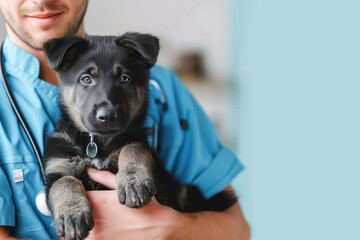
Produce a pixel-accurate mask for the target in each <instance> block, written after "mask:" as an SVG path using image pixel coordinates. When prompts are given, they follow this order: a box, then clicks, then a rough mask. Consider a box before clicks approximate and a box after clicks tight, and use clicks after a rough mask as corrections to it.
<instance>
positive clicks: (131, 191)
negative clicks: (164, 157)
mask: <svg viewBox="0 0 360 240" xmlns="http://www.w3.org/2000/svg"><path fill="white" fill-rule="evenodd" d="M118 168H119V171H118V173H117V174H116V183H117V191H118V197H119V201H120V203H121V204H125V205H126V206H128V207H134V208H138V207H142V206H143V205H145V204H147V203H148V202H150V200H151V197H152V196H154V195H155V193H156V187H155V181H154V173H153V171H154V168H155V161H154V158H153V156H152V154H151V151H150V149H149V148H148V147H147V146H146V145H145V144H142V143H131V144H128V145H125V146H124V147H123V148H122V149H121V150H120V153H119V155H118Z"/></svg>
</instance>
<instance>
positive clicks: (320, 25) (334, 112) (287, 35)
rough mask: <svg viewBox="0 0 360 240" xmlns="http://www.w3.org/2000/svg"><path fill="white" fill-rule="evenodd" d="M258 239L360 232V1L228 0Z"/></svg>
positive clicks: (243, 181)
mask: <svg viewBox="0 0 360 240" xmlns="http://www.w3.org/2000/svg"><path fill="white" fill-rule="evenodd" d="M229 13H230V18H231V35H230V39H231V44H230V49H229V51H230V53H232V54H231V55H230V61H229V66H230V67H231V69H232V71H231V73H232V81H233V85H234V89H236V91H234V92H233V95H232V96H231V103H232V106H233V109H234V111H236V113H235V114H234V116H233V119H239V121H237V122H236V121H231V120H230V124H231V131H232V132H234V135H233V137H234V139H236V140H237V149H238V152H239V156H240V157H241V159H242V161H243V162H244V163H245V164H246V166H247V170H246V172H244V174H243V175H242V176H240V177H239V178H238V179H237V181H236V187H237V189H239V192H240V196H241V203H242V206H243V207H244V211H245V215H246V217H247V218H248V219H249V222H250V224H251V227H252V239H254V240H297V239H299V240H304V239H306V240H312V239H314V240H323V239H324V240H339V239H341V240H343V239H345V240H349V239H357V240H359V239H360V114H359V112H360V107H359V106H360V1H359V0H353V1H350V0H337V1H335V0H311V1H310V0H308V1H306V0H303V1H300V0H297V1H296V0H283V1H280V0H279V1H275V0H257V1H256V0H253V1H251V0H230V5H229Z"/></svg>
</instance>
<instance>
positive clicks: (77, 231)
mask: <svg viewBox="0 0 360 240" xmlns="http://www.w3.org/2000/svg"><path fill="white" fill-rule="evenodd" d="M54 221H55V225H56V229H57V231H58V233H59V235H60V236H62V237H65V239H67V240H68V239H74V240H78V239H84V238H86V237H87V236H88V235H89V231H90V230H91V229H92V228H93V226H94V221H93V217H92V213H91V208H90V205H89V203H88V202H87V200H84V201H79V202H77V203H71V207H70V205H67V207H66V208H62V209H58V210H55V212H54Z"/></svg>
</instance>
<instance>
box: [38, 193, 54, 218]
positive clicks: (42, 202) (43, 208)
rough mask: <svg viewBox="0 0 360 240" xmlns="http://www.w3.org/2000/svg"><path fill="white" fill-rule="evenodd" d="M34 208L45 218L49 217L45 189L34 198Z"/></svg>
mask: <svg viewBox="0 0 360 240" xmlns="http://www.w3.org/2000/svg"><path fill="white" fill-rule="evenodd" d="M35 203H36V207H37V209H38V210H39V212H41V213H42V214H44V215H45V216H48V217H50V216H51V212H50V210H49V208H48V205H47V203H46V195H45V188H43V189H41V190H40V191H39V192H38V194H37V195H36V198H35Z"/></svg>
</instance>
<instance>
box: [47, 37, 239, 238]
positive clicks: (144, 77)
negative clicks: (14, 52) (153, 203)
mask: <svg viewBox="0 0 360 240" xmlns="http://www.w3.org/2000/svg"><path fill="white" fill-rule="evenodd" d="M44 52H45V55H46V57H47V59H48V62H49V64H50V66H51V67H52V68H53V69H54V70H55V71H56V72H57V74H58V77H59V79H60V93H61V95H60V97H61V107H62V118H61V120H60V122H59V124H58V126H57V129H56V131H55V132H54V133H53V134H52V135H51V136H50V137H49V139H48V143H47V147H46V151H45V157H44V160H43V165H44V168H45V177H46V183H47V191H46V194H47V202H48V205H49V207H50V210H51V212H52V215H53V218H54V221H55V225H56V228H57V230H58V232H59V234H60V235H61V236H63V237H65V238H66V239H83V238H85V237H86V236H87V235H88V233H89V231H90V230H91V229H92V227H93V218H92V214H91V206H90V204H89V202H88V200H87V199H86V196H85V190H94V189H104V187H103V186H101V185H100V184H97V183H95V182H93V181H91V179H90V178H89V176H88V175H87V171H86V169H87V168H88V167H94V168H97V169H106V170H110V171H111V172H113V173H115V174H116V184H117V192H118V198H119V202H120V203H121V204H125V205H126V206H129V207H137V208H138V207H141V206H143V205H145V204H147V203H148V202H149V201H150V200H151V197H152V196H154V195H155V197H156V198H157V200H158V201H159V202H160V203H162V204H164V205H167V206H170V207H173V208H174V209H177V210H179V211H199V210H217V211H221V210H224V209H227V208H228V207H230V206H231V205H233V204H234V203H235V201H236V198H235V197H234V195H233V194H232V193H229V192H222V193H219V194H217V195H215V196H214V197H213V198H211V199H208V200H206V199H204V198H203V196H202V195H201V193H200V191H199V190H198V189H197V188H196V187H192V186H183V185H180V184H178V183H176V182H175V181H174V180H173V178H172V177H171V176H170V175H169V174H168V173H166V172H165V171H164V169H163V167H162V166H161V165H160V164H159V162H158V161H157V160H156V157H155V155H154V153H153V152H152V151H151V149H150V147H149V146H148V144H147V141H146V139H147V138H146V131H145V129H144V128H143V127H142V126H143V122H144V120H145V117H146V113H147V101H148V98H147V96H148V84H149V74H150V73H149V72H150V68H151V67H152V66H153V65H154V64H155V62H156V59H157V55H158V52H159V41H158V39H157V38H156V37H154V36H151V35H148V34H139V33H127V34H124V35H122V36H120V37H115V36H105V37H100V36H87V37H86V38H80V37H76V36H70V37H63V38H58V39H53V40H50V41H49V42H47V43H46V44H45V45H44Z"/></svg>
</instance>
